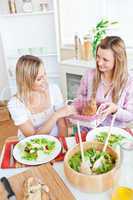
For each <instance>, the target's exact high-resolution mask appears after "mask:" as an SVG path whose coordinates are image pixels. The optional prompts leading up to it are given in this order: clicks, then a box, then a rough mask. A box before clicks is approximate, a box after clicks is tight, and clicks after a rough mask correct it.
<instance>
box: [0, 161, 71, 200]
mask: <svg viewBox="0 0 133 200" xmlns="http://www.w3.org/2000/svg"><path fill="white" fill-rule="evenodd" d="M31 176H33V177H36V178H39V179H40V180H41V181H42V182H43V183H44V184H46V185H47V186H48V187H49V190H50V191H49V198H48V200H75V197H74V196H73V194H72V193H71V192H70V190H69V189H68V188H67V186H66V185H65V184H64V182H63V181H62V180H61V178H60V177H59V175H58V174H57V172H56V171H55V170H54V169H53V167H52V166H51V164H49V163H47V164H44V165H40V166H38V167H32V168H31V169H29V170H27V171H25V172H23V173H20V174H17V175H15V176H12V177H10V178H9V181H10V183H11V186H12V189H13V191H14V192H15V194H16V197H17V200H22V199H23V183H24V180H26V179H27V178H28V177H31ZM6 199H7V193H6V191H5V189H4V187H3V185H2V184H1V183H0V200H6Z"/></svg>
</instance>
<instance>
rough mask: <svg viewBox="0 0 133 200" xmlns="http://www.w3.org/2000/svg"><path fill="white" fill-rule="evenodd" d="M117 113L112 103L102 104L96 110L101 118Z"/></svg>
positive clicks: (115, 106)
mask: <svg viewBox="0 0 133 200" xmlns="http://www.w3.org/2000/svg"><path fill="white" fill-rule="evenodd" d="M116 112H117V105H116V104H114V103H103V104H101V105H100V107H99V109H98V114H99V115H101V116H108V115H109V114H114V113H116Z"/></svg>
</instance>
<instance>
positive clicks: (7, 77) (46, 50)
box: [0, 0, 59, 99]
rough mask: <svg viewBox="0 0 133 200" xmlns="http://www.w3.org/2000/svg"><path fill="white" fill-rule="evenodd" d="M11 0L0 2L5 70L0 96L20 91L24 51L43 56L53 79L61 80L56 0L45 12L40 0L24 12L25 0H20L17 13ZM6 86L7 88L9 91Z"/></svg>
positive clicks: (0, 40)
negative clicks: (11, 8) (20, 63)
mask: <svg viewBox="0 0 133 200" xmlns="http://www.w3.org/2000/svg"><path fill="white" fill-rule="evenodd" d="M7 2H8V1H5V0H1V2H0V24H1V26H0V58H1V59H2V63H1V65H0V70H1V71H3V73H2V75H1V77H0V99H6V98H8V97H9V96H11V95H13V94H15V92H16V81H15V65H16V62H17V60H18V58H19V57H20V56H21V55H25V54H32V55H35V56H38V57H40V58H41V59H42V60H43V61H44V65H45V68H46V72H47V75H48V78H49V80H50V81H51V82H55V83H58V81H59V69H58V62H57V60H58V47H57V43H58V42H57V38H58V37H57V28H56V11H55V7H56V6H55V1H54V0H48V8H47V10H45V11H44V12H42V11H41V7H40V4H39V2H40V1H39V0H32V3H33V11H32V12H29V13H24V12H23V10H22V7H23V4H22V2H23V1H22V0H16V8H17V13H15V14H10V12H9V7H8V3H7ZM3 90H6V92H4V94H5V95H3ZM9 92H10V95H9ZM7 93H8V97H7Z"/></svg>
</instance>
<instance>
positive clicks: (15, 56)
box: [8, 53, 57, 59]
mask: <svg viewBox="0 0 133 200" xmlns="http://www.w3.org/2000/svg"><path fill="white" fill-rule="evenodd" d="M26 54H30V55H34V56H38V57H41V58H43V57H55V56H57V53H50V54H46V55H42V54H32V53H26ZM23 55H24V54H23ZM20 56H22V55H12V56H8V59H16V58H19V57H20Z"/></svg>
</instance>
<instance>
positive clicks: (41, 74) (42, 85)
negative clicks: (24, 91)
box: [32, 66, 48, 91]
mask: <svg viewBox="0 0 133 200" xmlns="http://www.w3.org/2000/svg"><path fill="white" fill-rule="evenodd" d="M47 88H48V80H47V75H46V72H45V70H44V67H43V66H41V67H40V69H39V71H38V75H37V77H36V80H35V82H34V84H33V87H32V89H33V90H34V91H44V90H46V89H47Z"/></svg>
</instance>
